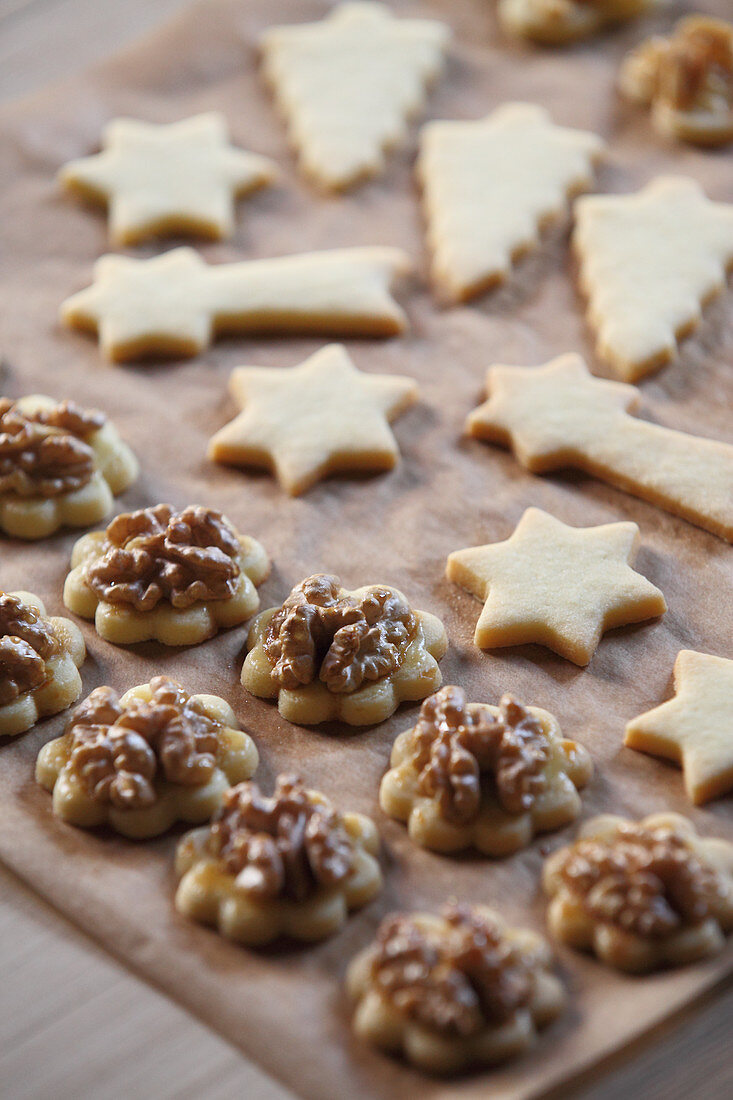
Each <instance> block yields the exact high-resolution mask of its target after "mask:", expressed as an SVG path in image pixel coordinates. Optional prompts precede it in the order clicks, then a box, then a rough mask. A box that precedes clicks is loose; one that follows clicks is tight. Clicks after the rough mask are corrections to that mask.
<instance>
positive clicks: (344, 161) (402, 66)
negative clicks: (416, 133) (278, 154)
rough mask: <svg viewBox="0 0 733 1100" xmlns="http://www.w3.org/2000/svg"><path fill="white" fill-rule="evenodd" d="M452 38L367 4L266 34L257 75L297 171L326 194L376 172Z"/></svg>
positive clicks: (426, 23) (432, 25)
mask: <svg viewBox="0 0 733 1100" xmlns="http://www.w3.org/2000/svg"><path fill="white" fill-rule="evenodd" d="M449 38H450V30H449V29H448V27H447V26H445V25H444V24H443V23H438V22H436V21H435V20H432V19H397V18H396V17H395V16H394V15H392V13H391V11H390V10H389V8H388V7H387V6H386V5H384V4H378V3H374V2H372V0H370V2H368V3H361V2H354V3H342V4H338V5H337V6H336V7H335V8H334V9H333V11H331V12H330V14H329V15H328V16H327V17H326V18H325V19H323V20H321V21H320V22H318V23H300V24H297V25H295V26H289V27H271V28H270V29H269V30H267V31H266V32H265V34H264V35H263V37H262V58H263V72H264V75H265V78H266V79H267V81H268V83H269V84H270V86H271V87H272V89H273V91H274V94H275V97H276V100H277V103H278V106H279V107H280V109H281V111H282V113H283V115H284V116H285V119H286V121H287V125H288V134H289V137H290V140H291V142H292V144H293V145H294V146H295V148H296V149H297V152H298V158H299V161H300V166H301V168H302V170H303V172H304V173H305V174H306V175H307V176H309V177H310V179H311V180H313V181H314V182H315V183H316V184H318V185H320V186H321V187H323V188H324V189H326V190H328V191H342V190H345V189H346V188H348V187H351V186H353V185H354V184H355V183H357V182H359V181H360V180H363V179H364V178H366V177H369V176H376V175H379V174H380V173H381V172H382V171H383V169H384V165H385V153H386V151H387V150H389V149H391V148H392V147H394V146H395V145H398V144H400V143H401V142H402V141H403V140H404V138H405V135H406V130H407V121H408V119H409V118H410V117H412V116H413V115H415V114H418V113H419V111H420V110H421V108H422V106H423V103H424V101H425V97H426V92H427V88H428V85H429V84H431V83H432V82H433V81H434V80H435V79H436V78H437V77H438V75H439V74H440V72H441V70H442V68H443V63H444V60H443V54H444V51H445V48H446V46H447V44H448V41H449Z"/></svg>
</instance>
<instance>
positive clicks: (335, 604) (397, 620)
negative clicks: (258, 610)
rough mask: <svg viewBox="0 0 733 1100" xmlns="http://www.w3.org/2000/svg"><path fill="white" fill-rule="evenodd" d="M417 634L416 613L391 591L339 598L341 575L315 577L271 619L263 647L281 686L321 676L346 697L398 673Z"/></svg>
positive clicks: (296, 590)
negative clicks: (407, 644)
mask: <svg viewBox="0 0 733 1100" xmlns="http://www.w3.org/2000/svg"><path fill="white" fill-rule="evenodd" d="M416 630H417V619H416V617H415V615H414V614H413V612H412V611H411V609H410V607H409V605H408V604H407V603H406V602H405V600H404V599H403V598H402V597H401V596H400V595H399V594H398V593H396V592H395V591H393V590H392V589H391V588H382V587H375V588H372V589H370V590H369V591H368V592H367V593H366V594H365V595H363V596H361V597H360V598H359V599H355V598H354V597H352V596H350V595H342V594H341V582H340V580H339V579H338V577H332V576H328V575H326V574H323V573H316V574H314V576H312V577H307V578H306V580H304V581H303V582H302V583H301V584H299V585H297V586H296V587H295V588H294V589H293V590H292V592H291V593H290V595H289V596H288V598H287V599H286V600H285V602H284V603H283V605H282V607H281V608H280V609H279V611H277V612H276V613H275V614H274V615H273V617H272V619H271V620H270V623H269V625H268V628H267V631H266V633H265V636H264V639H263V645H264V649H265V653H266V654H267V656H268V658H269V659H270V661H271V662H272V664H273V665H274V668H273V672H272V675H273V679H274V680H275V681H276V683H277V684H278V685H279V687H281V688H286V689H288V690H290V691H293V690H295V689H296V688H298V687H300V686H302V685H303V684H310V683H312V682H313V681H314V680H315V679H316V678H318V679H320V680H321V681H322V682H323V683H324V684H325V685H326V687H327V688H328V689H329V691H332V692H336V693H344V694H347V693H349V692H352V691H357V690H358V689H359V688H360V687H361V686H362V684H364V683H365V682H369V681H375V680H381V679H382V677H384V676H389V675H390V673H392V672H394V671H395V670H396V669H397V667H398V666H399V661H400V647H401V646H402V645H403V644H404V643H405V642H407V641H409V640H410V639H411V638H412V637H414V635H415V631H416Z"/></svg>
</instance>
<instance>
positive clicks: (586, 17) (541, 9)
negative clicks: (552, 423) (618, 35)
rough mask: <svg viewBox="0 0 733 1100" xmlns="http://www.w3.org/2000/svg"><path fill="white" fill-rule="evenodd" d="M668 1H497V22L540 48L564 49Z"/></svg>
mask: <svg viewBox="0 0 733 1100" xmlns="http://www.w3.org/2000/svg"><path fill="white" fill-rule="evenodd" d="M668 2H669V0H499V3H498V8H497V12H498V16H499V22H500V23H501V25H502V27H503V29H504V30H505V31H506V33H507V34H511V35H513V36H515V37H517V38H528V39H530V40H531V41H533V42H539V43H540V44H541V45H543V46H564V45H567V43H569V42H577V41H578V40H579V39H582V38H588V37H589V36H590V35H592V34H596V33H597V32H598V31H600V30H603V28H604V27H607V26H610V25H611V24H613V23H622V22H624V21H625V20H627V19H634V18H636V17H637V16H639V15H644V14H645V13H646V12H649V11H653V10H654V9H655V8H663V7H665V6H666V5H667V4H668Z"/></svg>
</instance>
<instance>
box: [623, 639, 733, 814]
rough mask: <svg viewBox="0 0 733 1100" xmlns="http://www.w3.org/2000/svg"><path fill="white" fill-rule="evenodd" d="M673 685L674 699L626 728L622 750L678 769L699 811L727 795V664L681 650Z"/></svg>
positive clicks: (731, 683)
mask: <svg viewBox="0 0 733 1100" xmlns="http://www.w3.org/2000/svg"><path fill="white" fill-rule="evenodd" d="M674 685H675V695H674V698H672V699H670V700H669V701H668V702H666V703H662V704H661V706H658V707H655V708H654V710H650V711H647V712H646V714H640V715H639V717H638V718H633V719H632V720H631V721H630V722H629V723H628V725H627V726H626V737H625V739H624V744H625V745H628V746H629V748H632V749H638V750H639V751H640V752H648V753H651V754H652V756H661V757H663V758H664V759H666V760H673V761H674V762H675V763H676V764H680V765H681V767H682V771H683V775H684V781H685V790H686V791H687V794H688V796H689V798H690V799H691V800H692V802H694V803H695V805H696V806H701V805H703V804H704V803H706V802H710V801H711V799H713V798H719V797H720V796H721V795H724V794H727V793H728V792H729V791H731V790H733V734H732V733H731V714H733V661H730V660H727V659H726V658H725V657H714V656H711V655H710V654H708V653H696V652H695V651H694V650H691V649H682V650H680V652H679V653H678V654H677V660H676V661H675V663H674Z"/></svg>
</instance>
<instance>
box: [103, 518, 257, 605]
mask: <svg viewBox="0 0 733 1100" xmlns="http://www.w3.org/2000/svg"><path fill="white" fill-rule="evenodd" d="M102 549H103V552H102V555H101V556H100V557H98V558H96V559H94V560H92V561H90V562H89V563H88V564H87V567H86V569H85V574H84V576H85V580H86V583H87V584H88V585H89V587H90V588H91V590H92V591H93V592H94V593H95V594H96V595H97V596H98V597H99V598H100V599H103V600H106V601H108V602H109V603H113V604H130V605H131V606H132V607H133V608H134V609H135V610H136V611H150V610H151V609H152V608H154V607H156V606H157V604H158V603H160V601H161V600H167V601H169V602H170V603H171V604H172V606H173V607H177V608H185V607H190V606H191V605H192V604H194V603H197V602H198V601H200V600H226V599H229V597H231V596H232V595H233V593H234V591H235V589H236V586H237V578H238V577H239V573H240V569H239V564H238V561H237V557H238V555H239V553H240V550H241V545H240V542H239V539H238V537H237V534H236V531H235V530H234V529H233V528H232V527H231V525H230V524H229V522H228V520H227V519H226V518H225V517H224V516H223V515H222V514H221V512H216V511H214V510H213V509H211V508H202V507H200V506H199V505H191V506H189V507H188V508H184V509H183V511H180V512H177V511H176V510H175V509H174V508H173V507H171V505H170V504H158V505H157V506H156V507H155V508H142V509H140V510H139V511H137V512H127V513H125V514H123V515H120V516H117V517H116V518H115V519H113V520H112V522H111V523H110V524H109V525H108V527H107V530H106V533H105V542H104V545H103V548H102Z"/></svg>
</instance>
